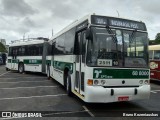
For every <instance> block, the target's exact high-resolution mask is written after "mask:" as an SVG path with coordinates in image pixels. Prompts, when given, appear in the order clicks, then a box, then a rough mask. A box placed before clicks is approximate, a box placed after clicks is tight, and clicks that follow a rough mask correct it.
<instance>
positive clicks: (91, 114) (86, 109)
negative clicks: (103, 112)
mask: <svg viewBox="0 0 160 120" xmlns="http://www.w3.org/2000/svg"><path fill="white" fill-rule="evenodd" d="M82 107H83V108H84V109H85V111H86V112H88V114H89V115H90V116H92V117H95V116H94V114H93V113H91V111H90V110H89V109H88V108H87V107H86V106H82Z"/></svg>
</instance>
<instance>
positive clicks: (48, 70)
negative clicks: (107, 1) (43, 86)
mask: <svg viewBox="0 0 160 120" xmlns="http://www.w3.org/2000/svg"><path fill="white" fill-rule="evenodd" d="M50 78H51V76H50V69H49V66H48V67H47V79H48V80H50Z"/></svg>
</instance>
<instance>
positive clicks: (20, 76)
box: [2, 76, 47, 79]
mask: <svg viewBox="0 0 160 120" xmlns="http://www.w3.org/2000/svg"><path fill="white" fill-rule="evenodd" d="M19 78H37V79H38V78H46V77H25V76H18V77H17V76H15V78H7V77H5V78H4V77H3V78H2V79H19ZM46 79H47V78H46Z"/></svg>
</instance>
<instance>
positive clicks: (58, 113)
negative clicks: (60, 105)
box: [42, 110, 86, 116]
mask: <svg viewBox="0 0 160 120" xmlns="http://www.w3.org/2000/svg"><path fill="white" fill-rule="evenodd" d="M82 112H86V111H85V110H82V111H73V112H72V111H70V112H57V113H49V114H42V115H44V116H45V115H60V114H70V113H82Z"/></svg>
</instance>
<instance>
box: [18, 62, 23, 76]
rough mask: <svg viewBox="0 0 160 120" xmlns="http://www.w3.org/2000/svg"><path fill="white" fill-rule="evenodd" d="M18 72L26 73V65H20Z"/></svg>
mask: <svg viewBox="0 0 160 120" xmlns="http://www.w3.org/2000/svg"><path fill="white" fill-rule="evenodd" d="M18 72H19V73H21V74H22V73H23V72H24V64H23V63H20V64H19V67H18Z"/></svg>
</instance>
